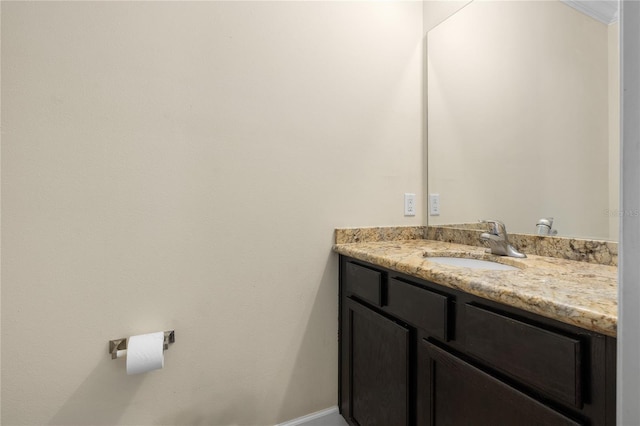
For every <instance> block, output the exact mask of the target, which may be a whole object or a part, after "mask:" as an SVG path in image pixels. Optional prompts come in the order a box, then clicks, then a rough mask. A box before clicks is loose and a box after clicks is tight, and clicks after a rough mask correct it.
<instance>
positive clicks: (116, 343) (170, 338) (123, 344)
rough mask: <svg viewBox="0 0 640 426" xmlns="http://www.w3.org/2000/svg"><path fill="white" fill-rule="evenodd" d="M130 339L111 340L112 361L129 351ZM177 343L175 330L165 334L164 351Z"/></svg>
mask: <svg viewBox="0 0 640 426" xmlns="http://www.w3.org/2000/svg"><path fill="white" fill-rule="evenodd" d="M128 339H129V338H128V337H123V338H121V339H113V340H109V353H110V354H111V359H116V358H118V351H124V350H127V340H128ZM175 341H176V333H175V330H169V331H165V332H164V343H163V346H162V349H163V350H165V351H166V350H167V349H169V344H170V343H175Z"/></svg>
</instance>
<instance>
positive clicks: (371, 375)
mask: <svg viewBox="0 0 640 426" xmlns="http://www.w3.org/2000/svg"><path fill="white" fill-rule="evenodd" d="M339 335H340V373H339V374H340V378H339V384H340V388H339V405H340V412H341V413H342V415H343V417H344V418H345V419H346V420H347V422H349V424H351V425H359V426H369V425H385V426H394V425H399V426H400V425H402V426H405V425H406V426H413V425H420V426H422V425H425V426H426V425H430V426H444V425H452V426H458V425H464V426H473V425H487V426H489V425H490V426H500V425H505V426H510V425H519V426H520V425H525V426H526V425H550V426H552V425H594V426H595V425H614V424H615V345H616V339H615V338H611V337H607V336H603V335H600V334H597V333H594V332H590V331H587V330H583V329H581V328H578V327H574V326H571V325H567V324H564V323H561V322H558V321H555V320H551V319H548V318H543V317H540V316H538V315H534V314H531V313H528V312H525V311H522V310H519V309H516V308H512V307H508V306H504V305H501V304H498V303H495V302H492V301H489V300H485V299H482V298H479V297H476V296H472V295H469V294H467V293H464V292H460V291H456V290H453V289H450V288H447V287H443V286H439V285H437V284H434V283H430V282H427V281H424V280H420V279H417V278H413V277H410V276H407V275H403V274H399V273H397V272H394V271H391V270H388V269H385V268H381V267H378V266H375V265H371V264H368V263H366V262H362V261H359V260H355V259H351V258H348V257H345V256H340V330H339Z"/></svg>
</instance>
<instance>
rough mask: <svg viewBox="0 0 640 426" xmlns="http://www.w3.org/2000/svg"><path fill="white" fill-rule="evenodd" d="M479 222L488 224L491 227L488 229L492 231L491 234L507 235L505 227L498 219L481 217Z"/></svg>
mask: <svg viewBox="0 0 640 426" xmlns="http://www.w3.org/2000/svg"><path fill="white" fill-rule="evenodd" d="M480 222H481V223H488V224H490V225H491V229H490V230H489V232H490V233H492V234H493V235H500V236H503V237H505V238H506V237H507V227H506V226H504V223H502V222H500V221H499V220H494V219H482V220H480Z"/></svg>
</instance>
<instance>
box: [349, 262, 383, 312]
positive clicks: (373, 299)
mask: <svg viewBox="0 0 640 426" xmlns="http://www.w3.org/2000/svg"><path fill="white" fill-rule="evenodd" d="M345 273H346V277H345V283H346V291H347V293H348V294H353V295H355V296H358V297H359V298H361V299H364V300H366V301H367V302H370V303H373V304H374V305H376V306H382V279H383V273H382V272H380V271H376V270H375V269H371V268H367V267H365V266H362V265H358V264H357V263H352V262H347V264H346V268H345Z"/></svg>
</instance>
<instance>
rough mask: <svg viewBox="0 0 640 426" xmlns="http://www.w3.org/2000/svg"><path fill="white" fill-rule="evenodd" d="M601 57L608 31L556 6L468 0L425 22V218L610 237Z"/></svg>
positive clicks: (605, 92) (605, 54)
mask: <svg viewBox="0 0 640 426" xmlns="http://www.w3.org/2000/svg"><path fill="white" fill-rule="evenodd" d="M541 28H542V31H540V29H541ZM505 34H510V35H509V36H505ZM608 62H609V61H608V29H607V26H606V25H604V24H601V23H599V22H597V21H595V20H594V19H592V18H589V17H587V16H586V15H583V14H582V13H580V12H578V11H576V10H574V9H572V8H570V7H568V6H566V5H564V4H562V3H560V2H555V1H554V2H547V1H544V2H530V1H520V2H510V1H508V2H494V1H479V0H477V1H474V2H473V3H472V4H470V5H468V6H467V7H465V8H463V9H462V10H461V11H459V12H458V13H456V15H455V16H454V17H453V18H451V19H448V20H447V21H446V22H445V23H444V24H442V25H439V26H438V27H436V28H435V29H433V30H432V31H431V32H430V33H429V35H428V71H427V72H428V81H429V82H428V92H429V101H428V113H429V123H428V144H429V162H428V168H429V173H428V176H429V178H428V180H429V192H431V193H439V194H440V204H441V215H440V216H437V217H436V216H434V217H429V223H459V222H469V221H475V220H478V219H481V218H496V219H503V220H505V222H506V224H507V228H508V230H510V231H514V232H534V231H535V224H536V221H537V220H538V219H539V218H540V217H545V216H554V217H555V219H556V222H555V226H556V227H557V228H558V229H559V231H560V233H561V234H562V235H573V236H589V237H596V238H609V233H610V230H609V217H608V215H607V210H608V209H609V203H610V200H609V191H610V188H609V180H610V179H609V171H608V170H609V162H608V158H609V146H608V145H609V144H608V138H609V127H608V126H609V124H608V123H609V116H608V103H609V99H608V96H609V92H608V86H609V84H610V83H609V81H608V75H609V71H608V65H607V64H608ZM616 237H617V234H615V235H613V238H616Z"/></svg>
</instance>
